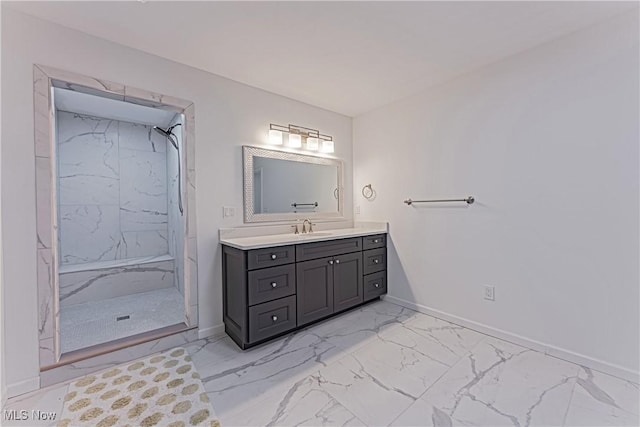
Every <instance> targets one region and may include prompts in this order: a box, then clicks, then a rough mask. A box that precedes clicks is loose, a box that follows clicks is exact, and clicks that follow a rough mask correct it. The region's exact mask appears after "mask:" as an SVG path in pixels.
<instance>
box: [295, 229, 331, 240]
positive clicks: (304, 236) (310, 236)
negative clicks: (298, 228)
mask: <svg viewBox="0 0 640 427" xmlns="http://www.w3.org/2000/svg"><path fill="white" fill-rule="evenodd" d="M332 234H333V233H323V232H322V231H320V232H318V233H316V232H313V233H306V234H298V238H301V239H302V238H305V239H306V238H309V239H310V238H312V237H323V236H331V235H332Z"/></svg>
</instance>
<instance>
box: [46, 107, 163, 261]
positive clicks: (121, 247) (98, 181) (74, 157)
mask: <svg viewBox="0 0 640 427" xmlns="http://www.w3.org/2000/svg"><path fill="white" fill-rule="evenodd" d="M57 121H58V166H59V167H58V176H59V182H60V184H59V188H60V194H59V202H60V206H59V210H60V219H59V223H60V243H61V248H60V254H61V259H62V264H63V265H65V264H81V263H87V262H95V261H105V260H113V259H125V258H130V257H140V256H155V255H161V254H166V253H168V249H169V247H168V235H167V213H166V211H167V182H166V169H167V163H166V144H167V142H166V140H165V138H162V136H160V135H158V134H157V133H156V132H153V130H152V128H151V126H145V125H138V124H134V123H127V122H122V121H115V120H107V119H101V118H97V117H92V116H87V115H81V114H75V113H68V112H59V113H58V115H57ZM43 188H44V187H43Z"/></svg>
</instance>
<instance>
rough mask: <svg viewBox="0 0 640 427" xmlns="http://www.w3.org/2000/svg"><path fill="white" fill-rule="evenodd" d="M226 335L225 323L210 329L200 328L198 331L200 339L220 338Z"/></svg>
mask: <svg viewBox="0 0 640 427" xmlns="http://www.w3.org/2000/svg"><path fill="white" fill-rule="evenodd" d="M222 335H224V323H222V324H220V325H216V326H211V327H209V328H200V329H199V330H198V339H200V340H201V339H203V338H218V337H221V336H222Z"/></svg>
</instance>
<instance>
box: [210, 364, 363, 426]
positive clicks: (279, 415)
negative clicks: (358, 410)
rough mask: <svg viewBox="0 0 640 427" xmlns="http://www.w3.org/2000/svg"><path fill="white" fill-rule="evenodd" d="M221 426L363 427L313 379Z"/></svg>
mask: <svg viewBox="0 0 640 427" xmlns="http://www.w3.org/2000/svg"><path fill="white" fill-rule="evenodd" d="M221 422H222V423H223V425H225V426H364V425H365V424H364V423H363V422H362V421H361V420H359V419H358V417H356V416H355V415H354V414H353V413H351V412H350V411H349V410H348V409H346V408H345V407H344V406H342V405H341V404H340V403H339V402H338V401H337V400H336V399H335V398H334V397H333V396H331V395H330V394H329V393H327V392H326V391H325V390H323V389H322V387H320V384H319V382H318V377H317V376H308V377H305V378H302V379H301V380H298V381H296V382H295V383H293V384H292V385H291V387H289V388H286V389H282V390H280V391H279V392H277V393H269V394H268V395H267V397H266V398H265V399H262V400H261V401H259V402H257V403H256V404H255V405H254V406H252V407H251V408H249V409H248V410H239V411H234V412H233V413H230V414H228V415H225V416H224V417H221Z"/></svg>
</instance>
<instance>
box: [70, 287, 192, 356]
mask: <svg viewBox="0 0 640 427" xmlns="http://www.w3.org/2000/svg"><path fill="white" fill-rule="evenodd" d="M123 316H129V318H127V319H125V320H116V319H117V318H118V317H123ZM184 317H185V313H184V297H183V296H182V295H181V294H180V292H178V290H177V289H176V288H167V289H158V290H154V291H150V292H142V293H139V294H133V295H127V296H122V297H116V298H111V299H107V300H100V301H91V302H87V303H82V304H75V305H72V306H68V307H62V308H61V309H60V347H61V351H62V353H67V352H69V351H73V350H78V349H81V348H85V347H89V346H92V345H96V344H103V343H106V342H109V341H113V340H117V339H119V338H125V337H128V336H131V335H135V334H140V333H143V332H149V331H153V330H156V329H160V328H164V327H166V326H171V325H176V324H179V323H182V322H184Z"/></svg>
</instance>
